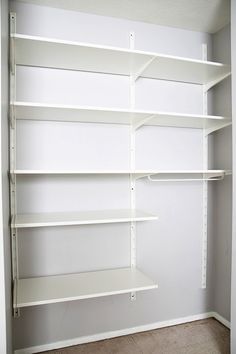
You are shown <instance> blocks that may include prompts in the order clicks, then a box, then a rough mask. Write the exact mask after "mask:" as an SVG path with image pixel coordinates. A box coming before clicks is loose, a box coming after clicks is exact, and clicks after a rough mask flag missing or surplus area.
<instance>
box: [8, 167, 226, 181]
mask: <svg viewBox="0 0 236 354" xmlns="http://www.w3.org/2000/svg"><path fill="white" fill-rule="evenodd" d="M11 174H15V175H22V176H27V175H55V176H56V175H78V176H79V175H80V176H84V175H100V176H103V175H104V176H105V175H107V176H119V175H120V176H125V175H127V176H128V175H130V174H132V175H133V176H135V177H136V179H138V178H143V177H148V176H153V177H158V178H162V179H163V180H165V179H190V178H192V179H199V178H209V179H211V178H222V179H223V178H224V176H225V175H229V174H231V171H228V170H166V171H164V170H163V171H161V170H160V171H158V170H135V171H130V170H118V171H115V170H113V171H112V170H103V171H98V170H91V171H89V170H86V171H83V170H81V171H78V170H67V171H65V170H18V169H16V170H13V171H11Z"/></svg>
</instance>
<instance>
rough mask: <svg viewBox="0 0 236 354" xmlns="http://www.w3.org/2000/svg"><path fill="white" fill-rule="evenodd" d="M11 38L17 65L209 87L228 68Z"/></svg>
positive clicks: (34, 38)
mask: <svg viewBox="0 0 236 354" xmlns="http://www.w3.org/2000/svg"><path fill="white" fill-rule="evenodd" d="M12 38H14V41H15V63H16V64H17V65H25V66H39V67H47V68H58V69H69V70H82V71H90V72H98V73H109V74H118V75H135V76H137V75H138V76H142V77H146V78H154V79H162V80H173V81H181V82H187V83H195V84H209V83H211V82H214V81H217V80H221V78H223V77H225V75H227V74H229V73H230V68H229V66H227V65H224V64H221V63H215V62H209V61H202V60H194V59H188V58H182V57H177V56H170V55H163V54H157V53H152V52H143V51H138V50H133V51H132V50H130V49H120V48H115V47H108V46H98V45H92V44H88V43H79V42H72V41H65V40H59V39H50V38H44V37H37V36H28V35H22V34H15V35H12Z"/></svg>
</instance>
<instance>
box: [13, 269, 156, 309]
mask: <svg viewBox="0 0 236 354" xmlns="http://www.w3.org/2000/svg"><path fill="white" fill-rule="evenodd" d="M157 287H158V285H157V284H156V283H155V282H154V281H153V280H151V279H149V278H148V277H147V276H146V275H144V274H143V273H142V272H140V271H139V270H138V269H135V268H120V269H112V270H103V271H96V272H88V273H79V274H67V275H56V276H48V277H38V278H28V279H19V280H17V281H16V283H15V289H14V294H15V296H14V308H17V307H18V308H20V307H27V306H35V305H43V304H51V303H56V302H65V301H72V300H82V299H89V298H93V297H101V296H108V295H116V294H125V293H130V292H134V291H142V290H149V289H155V288H157Z"/></svg>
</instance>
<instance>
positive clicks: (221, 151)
mask: <svg viewBox="0 0 236 354" xmlns="http://www.w3.org/2000/svg"><path fill="white" fill-rule="evenodd" d="M212 52H213V56H214V59H215V60H216V61H219V62H223V63H225V64H229V65H230V55H231V52H230V26H227V27H225V28H224V29H222V30H221V31H219V32H217V33H216V34H214V36H213V48H212ZM212 91H213V98H212V99H213V106H214V114H217V115H225V116H227V117H231V116H232V112H231V108H232V107H231V106H232V104H231V78H228V79H226V80H224V81H223V82H222V83H220V84H219V85H217V86H216V87H215V88H213V90H212ZM213 161H214V166H215V168H224V169H226V170H231V169H232V128H231V127H227V128H225V129H222V130H220V131H218V132H216V133H215V134H214V138H213ZM213 200H214V205H215V208H214V210H213V218H214V219H213V232H214V261H213V262H214V271H213V279H214V310H215V311H216V312H218V313H219V314H220V315H221V316H223V317H224V318H226V319H227V320H229V321H230V292H231V242H232V179H231V177H227V178H225V180H224V181H222V183H215V184H214V190H213Z"/></svg>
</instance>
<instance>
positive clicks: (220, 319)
mask: <svg viewBox="0 0 236 354" xmlns="http://www.w3.org/2000/svg"><path fill="white" fill-rule="evenodd" d="M212 314H213V316H212V317H214V318H215V319H216V320H217V321H219V322H220V323H222V324H223V325H224V326H225V327H227V328H229V329H230V327H231V326H230V322H229V321H228V320H226V319H225V318H224V317H223V316H221V315H220V314H219V313H218V312H212Z"/></svg>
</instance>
